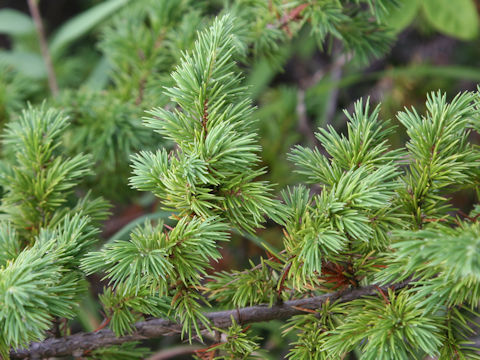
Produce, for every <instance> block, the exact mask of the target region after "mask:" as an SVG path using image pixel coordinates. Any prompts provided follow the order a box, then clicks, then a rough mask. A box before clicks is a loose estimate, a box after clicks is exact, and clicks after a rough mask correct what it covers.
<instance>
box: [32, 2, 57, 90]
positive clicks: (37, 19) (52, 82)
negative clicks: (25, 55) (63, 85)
mask: <svg viewBox="0 0 480 360" xmlns="http://www.w3.org/2000/svg"><path fill="white" fill-rule="evenodd" d="M27 2H28V7H29V8H30V14H31V15H32V18H33V22H34V23H35V28H36V30H37V35H38V41H39V43H40V50H41V51H42V57H43V60H44V61H45V66H46V68H47V75H48V86H49V87H50V91H51V92H52V94H53V96H57V95H58V83H57V78H56V76H55V71H54V70H53V63H52V58H51V57H50V52H49V51H48V45H47V38H46V36H45V29H44V28H43V22H42V17H41V16H40V10H39V9H38V0H27Z"/></svg>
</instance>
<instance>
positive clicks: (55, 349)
mask: <svg viewBox="0 0 480 360" xmlns="http://www.w3.org/2000/svg"><path fill="white" fill-rule="evenodd" d="M410 282H411V280H405V281H403V282H400V283H396V284H393V285H385V286H381V287H378V286H375V285H372V286H367V287H363V288H355V289H351V290H347V291H339V292H335V293H331V294H325V295H320V296H315V297H310V298H305V299H297V300H290V301H285V302H284V303H282V304H277V305H274V306H272V307H269V306H268V305H257V306H250V307H245V308H240V309H234V310H225V311H216V312H210V313H206V314H205V316H206V317H207V318H208V319H209V320H210V321H211V324H212V325H213V326H215V327H218V328H222V329H225V328H228V327H229V326H230V325H231V323H232V320H231V319H232V317H233V318H234V319H235V321H237V322H238V323H239V324H247V323H255V322H262V321H270V320H274V319H287V318H290V317H292V316H294V315H299V314H304V313H305V312H304V311H305V310H306V309H307V310H315V309H318V308H319V307H320V306H321V305H322V304H323V303H325V302H326V301H327V300H329V301H336V300H338V301H339V302H342V303H345V302H349V301H352V300H355V299H358V298H361V297H363V296H369V295H370V296H371V295H378V293H379V290H381V291H385V292H386V291H387V289H388V288H392V289H394V290H399V289H402V288H404V287H406V286H407V285H408V284H409V283H410ZM200 329H202V330H204V329H205V328H204V327H203V326H200ZM180 331H181V325H179V324H177V323H175V322H172V321H170V320H167V319H151V320H146V321H142V322H138V323H136V324H135V331H134V332H133V333H132V334H130V335H125V336H119V337H117V336H115V334H114V333H113V332H112V331H111V330H108V329H103V330H100V331H97V332H91V333H78V334H75V335H71V336H67V337H64V338H60V339H58V338H57V339H55V338H51V339H47V340H45V341H43V342H34V343H31V344H30V347H29V348H28V349H17V350H12V351H11V352H10V356H11V358H12V359H25V358H29V359H40V358H43V357H54V356H55V357H57V356H66V355H72V354H73V355H74V356H82V355H83V354H84V353H85V352H88V351H91V350H94V349H97V348H100V347H106V346H110V345H118V344H122V343H124V342H128V341H135V340H145V339H151V338H157V337H160V336H165V335H174V334H178V333H180Z"/></svg>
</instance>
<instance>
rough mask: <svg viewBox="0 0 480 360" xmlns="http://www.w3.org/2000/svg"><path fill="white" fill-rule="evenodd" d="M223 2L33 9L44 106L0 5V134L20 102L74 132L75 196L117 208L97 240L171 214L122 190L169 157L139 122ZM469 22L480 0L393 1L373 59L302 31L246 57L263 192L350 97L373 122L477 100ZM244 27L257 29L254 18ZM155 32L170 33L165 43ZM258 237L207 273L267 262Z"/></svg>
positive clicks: (124, 1)
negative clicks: (85, 167) (430, 100)
mask: <svg viewBox="0 0 480 360" xmlns="http://www.w3.org/2000/svg"><path fill="white" fill-rule="evenodd" d="M234 2H235V1H221V0H211V1H207V0H201V1H196V2H194V3H195V4H194V5H192V4H193V2H189V1H183V0H178V2H175V1H160V0H157V1H152V0H139V1H128V0H106V1H100V0H83V1H81V0H76V1H73V0H42V1H40V2H39V3H38V6H39V10H40V14H41V17H42V21H43V26H44V28H45V36H46V38H47V43H48V48H49V53H50V55H51V58H52V63H53V69H54V72H55V77H56V81H57V83H58V88H59V92H58V93H57V94H53V95H52V91H51V89H50V86H49V83H48V73H47V68H46V66H45V62H44V59H43V57H42V53H41V49H40V45H39V41H38V37H37V32H36V30H35V25H34V22H33V21H32V19H31V16H30V12H29V7H28V3H27V2H26V1H19V0H9V1H5V0H4V1H0V127H2V126H3V125H4V124H5V123H7V122H8V121H12V120H13V119H15V118H16V117H17V116H18V115H19V114H20V113H21V109H22V108H23V107H25V106H26V104H27V103H28V102H30V103H32V104H40V103H42V102H44V101H46V102H47V103H48V104H49V105H51V106H55V107H58V108H61V109H63V110H64V111H65V112H66V113H67V114H68V115H69V116H70V118H71V122H72V124H71V127H70V128H71V129H70V131H69V132H68V133H67V135H66V139H65V141H64V142H65V144H66V146H65V149H62V151H65V152H66V153H70V154H73V153H77V152H87V153H91V154H92V155H93V158H94V161H95V162H94V164H93V166H94V167H95V170H96V176H94V177H92V178H90V179H89V180H88V181H87V182H86V183H85V184H83V187H82V188H81V189H79V190H78V191H79V193H82V192H85V191H86V190H87V189H90V188H92V189H93V191H94V192H96V193H98V194H101V195H103V196H104V197H106V198H107V199H108V200H110V201H111V202H112V203H113V204H114V210H113V215H112V217H111V218H110V219H109V220H108V221H107V222H106V223H105V225H104V231H103V238H104V240H108V239H109V238H124V237H126V236H127V235H128V233H129V231H130V230H131V229H132V227H133V225H134V224H136V223H138V222H140V221H143V220H144V219H145V218H146V217H148V218H153V219H154V218H158V217H166V216H168V215H169V214H166V213H164V212H162V211H161V210H160V206H159V203H158V201H156V200H155V199H154V198H153V197H152V196H150V195H144V194H139V193H136V192H134V191H133V190H131V189H130V188H129V186H128V177H129V176H130V165H129V164H130V156H131V155H132V154H134V153H135V152H137V151H139V150H140V149H156V148H158V147H160V146H165V147H167V148H168V147H170V146H171V144H168V143H167V142H165V141H164V140H163V139H161V138H160V137H159V136H157V135H155V134H154V133H152V132H151V131H150V130H149V129H147V128H146V127H144V126H143V125H142V120H141V118H142V116H144V114H145V111H146V110H149V109H151V108H152V107H159V106H168V99H166V98H165V96H163V94H162V89H163V86H166V85H169V84H170V82H171V80H170V78H169V74H170V72H171V71H172V70H173V69H174V67H175V64H176V63H177V61H178V59H179V57H180V56H181V52H180V51H181V50H188V49H189V47H190V46H191V45H192V43H193V41H194V39H195V31H196V30H197V29H201V28H202V27H203V26H205V24H206V20H205V19H206V18H208V17H210V18H211V17H212V16H214V15H215V14H217V13H219V12H220V11H222V9H224V8H225V7H228V6H231V3H234ZM237 2H241V1H237ZM252 2H255V1H252ZM479 13H480V0H403V1H400V7H399V8H392V9H390V13H389V15H388V16H387V21H386V24H387V26H389V27H390V29H391V32H392V34H393V41H392V43H391V47H390V48H389V50H388V51H387V52H386V53H385V54H384V55H381V56H379V57H377V58H375V59H371V60H370V61H367V62H365V61H363V62H360V61H356V59H355V58H354V59H349V57H348V56H346V55H345V53H344V52H342V49H341V47H340V45H339V43H338V42H336V41H332V42H330V43H329V44H328V46H320V45H323V44H319V43H318V42H317V40H316V39H315V37H314V36H312V35H311V30H312V29H309V28H308V26H307V27H305V28H302V29H300V30H299V31H298V32H295V33H294V34H293V35H291V36H290V34H287V35H288V36H287V41H284V42H281V43H280V45H279V48H278V49H276V50H275V51H276V57H275V59H272V57H269V56H266V55H262V53H261V52H259V55H258V56H255V57H252V59H248V61H246V62H245V64H242V68H243V69H244V71H245V76H246V79H245V81H246V84H248V85H249V87H250V91H251V96H252V98H253V99H254V102H255V104H256V106H257V110H256V113H255V115H256V117H257V118H258V120H259V121H258V133H259V141H260V143H261V146H262V149H263V150H262V159H263V162H264V164H263V165H264V166H266V167H267V168H268V172H267V174H266V175H265V176H266V177H267V178H268V180H270V181H271V182H273V183H275V184H276V188H277V189H278V190H280V189H283V188H285V187H286V186H288V185H291V184H295V183H297V182H298V179H297V178H296V176H295V173H294V172H293V166H292V164H291V163H289V162H288V161H287V153H288V152H289V149H290V148H291V147H292V146H293V145H295V144H306V145H310V146H317V145H318V143H317V140H316V139H315V137H314V135H313V133H314V132H315V131H316V129H317V128H318V127H324V126H327V125H329V126H333V127H334V128H336V129H338V130H344V129H345V127H346V120H347V118H346V116H345V115H344V114H343V112H342V110H343V109H345V110H346V111H351V110H352V109H353V103H354V101H355V100H357V99H358V98H360V97H370V100H371V102H373V103H374V104H378V103H381V104H382V108H381V117H382V118H383V119H392V120H393V121H394V123H397V124H398V122H397V121H396V120H395V114H396V112H397V111H399V110H402V109H403V108H404V107H405V106H407V107H409V106H415V107H416V108H417V109H418V110H419V112H421V111H422V110H423V107H424V103H425V97H426V94H427V93H428V92H430V91H435V90H438V89H442V91H444V92H446V93H447V95H448V96H449V97H450V98H451V97H452V96H454V95H455V94H456V93H458V92H459V91H465V90H474V89H476V88H477V84H478V83H480V37H479ZM251 21H252V23H253V22H255V21H259V20H258V19H256V18H253V17H252V19H251ZM158 24H161V25H158ZM165 24H167V25H165ZM165 29H167V30H168V29H175V34H176V36H170V35H169V33H168V31H167V30H165ZM178 34H180V36H178ZM159 39H160V40H161V42H159V41H160V40H159ZM259 43H260V42H259ZM274 60H275V61H274ZM404 138H405V134H404V131H403V129H402V128H401V126H399V127H398V131H397V132H396V133H395V135H394V136H392V138H391V139H390V140H391V143H392V145H393V146H402V145H403V144H404ZM473 140H474V141H477V142H478V140H479V139H473ZM452 202H453V203H454V204H455V205H456V206H457V207H458V208H460V209H464V210H465V212H468V210H470V208H471V206H472V202H473V194H470V193H457V194H455V195H454V196H453V198H452ZM257 236H258V237H254V236H249V237H244V236H241V235H238V234H237V235H234V240H233V241H232V242H231V243H229V244H228V245H226V246H225V247H224V249H223V250H222V251H223V255H224V257H223V260H222V262H220V263H217V264H214V267H215V269H216V270H225V269H232V268H233V269H242V268H243V267H244V266H246V265H247V264H248V259H255V258H256V257H258V256H259V255H262V254H263V253H264V251H263V249H262V247H261V246H259V244H260V243H261V242H262V241H266V242H268V243H270V244H271V245H272V246H278V247H280V245H281V233H280V231H279V229H278V228H276V227H274V226H273V225H271V224H267V226H266V228H265V229H263V230H259V232H258V234H257ZM260 238H261V239H262V240H260ZM90 281H91V284H92V297H91V298H89V299H86V300H85V304H84V305H83V310H84V311H83V313H82V314H81V315H82V321H81V323H78V324H73V325H74V329H76V330H86V331H91V330H92V329H94V328H95V327H97V326H98V325H99V323H100V322H101V320H102V319H101V315H100V314H99V311H98V308H97V305H96V303H95V301H94V298H95V296H96V293H97V292H98V291H100V290H101V287H102V282H101V281H100V279H99V278H96V277H92V278H91V279H90ZM254 327H255V329H256V331H257V332H258V333H259V334H260V336H262V337H263V339H264V340H263V342H264V343H263V348H266V349H267V350H269V353H268V354H264V355H262V356H263V357H264V358H266V359H277V358H282V357H283V356H284V355H285V353H286V349H285V348H284V347H283V346H282V344H283V343H284V340H283V339H282V338H281V337H280V333H279V330H278V329H279V327H280V325H279V323H276V322H271V323H268V324H256V325H255V326H254ZM149 345H151V346H152V348H153V349H159V350H158V353H157V354H156V355H153V356H152V358H155V357H154V356H157V357H156V359H167V358H171V359H179V358H182V357H181V356H180V355H178V356H176V355H171V356H170V355H169V356H170V357H160V355H161V354H165V353H166V350H164V349H170V348H174V349H178V352H179V353H181V352H182V351H186V352H188V351H191V350H192V348H191V347H189V345H179V339H178V338H174V337H172V338H165V339H161V340H156V341H150V342H149ZM162 349H163V350H162ZM158 354H160V355H158ZM167 355H168V353H167ZM167 355H166V356H167Z"/></svg>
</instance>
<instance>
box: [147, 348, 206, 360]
mask: <svg viewBox="0 0 480 360" xmlns="http://www.w3.org/2000/svg"><path fill="white" fill-rule="evenodd" d="M201 348H202V346H200V345H180V346H175V347H173V348H170V349H165V350H161V351H158V352H157V353H155V354H153V355H152V356H150V357H149V358H148V359H147V360H167V359H171V358H173V357H176V356H180V355H188V354H193V353H194V352H195V351H196V350H199V349H201Z"/></svg>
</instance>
